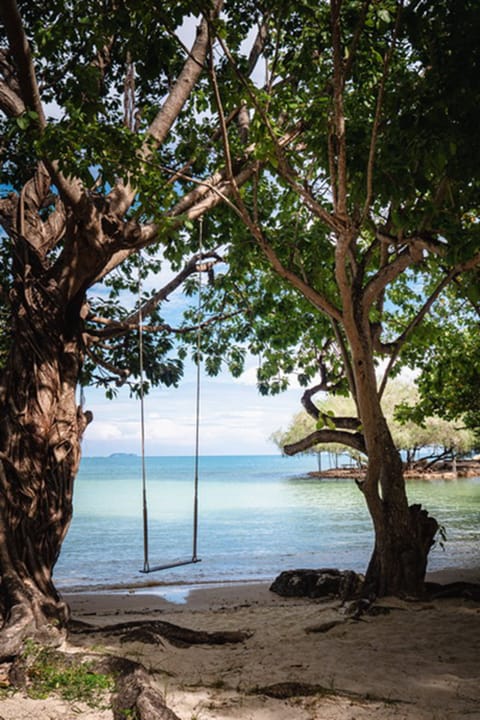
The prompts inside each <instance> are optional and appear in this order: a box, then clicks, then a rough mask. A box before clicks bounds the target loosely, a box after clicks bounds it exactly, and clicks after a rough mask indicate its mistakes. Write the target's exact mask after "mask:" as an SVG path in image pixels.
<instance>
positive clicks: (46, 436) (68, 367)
mask: <svg viewBox="0 0 480 720" xmlns="http://www.w3.org/2000/svg"><path fill="white" fill-rule="evenodd" d="M22 275H23V277H21V276H22ZM18 277H19V279H18V282H16V283H15V286H14V289H13V291H12V293H11V302H12V318H13V320H12V324H13V336H12V342H11V349H10V354H9V358H8V362H7V365H6V368H5V371H4V373H3V377H2V387H1V397H0V410H1V415H0V574H1V581H0V610H1V613H2V617H3V628H2V630H1V632H0V655H1V656H2V657H3V658H5V657H8V656H12V655H14V654H16V653H17V652H18V650H19V647H20V646H21V643H22V642H23V640H24V638H25V637H33V638H36V639H37V640H39V641H42V642H45V641H47V640H49V641H55V640H58V639H61V637H62V633H63V629H64V627H65V624H66V622H67V620H68V608H67V606H66V604H65V603H64V602H63V601H62V599H61V597H60V596H59V594H58V592H57V591H56V589H55V587H54V584H53V582H52V571H53V568H54V566H55V563H56V561H57V559H58V556H59V553H60V548H61V545H62V542H63V540H64V538H65V535H66V532H67V529H68V526H69V523H70V520H71V517H72V494H73V481H74V478H75V475H76V473H77V470H78V465H79V460H80V440H81V437H82V434H83V431H84V429H85V427H86V424H87V422H88V420H89V417H88V414H84V413H83V412H82V410H81V408H79V407H77V404H76V398H75V390H76V386H77V382H78V377H79V371H80V368H81V362H82V349H81V333H80V330H81V328H80V314H79V312H78V309H77V310H76V309H74V308H73V309H72V307H71V306H70V307H69V306H67V305H66V303H65V302H63V300H62V297H60V296H59V294H58V292H57V291H56V285H55V283H54V281H51V280H46V279H45V276H42V275H41V274H40V273H39V277H40V278H41V279H38V277H37V278H35V277H34V276H33V272H32V270H31V266H29V264H28V263H25V262H23V263H22V272H21V275H20V274H19V276H18Z"/></svg>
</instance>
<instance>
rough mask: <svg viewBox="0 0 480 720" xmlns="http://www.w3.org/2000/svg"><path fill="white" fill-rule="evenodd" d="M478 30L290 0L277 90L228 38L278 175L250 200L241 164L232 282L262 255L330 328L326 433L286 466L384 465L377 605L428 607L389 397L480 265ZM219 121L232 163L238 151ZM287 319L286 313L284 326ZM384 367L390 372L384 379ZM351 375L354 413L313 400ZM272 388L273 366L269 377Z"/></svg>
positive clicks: (410, 14) (378, 473)
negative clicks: (314, 455) (239, 235)
mask: <svg viewBox="0 0 480 720" xmlns="http://www.w3.org/2000/svg"><path fill="white" fill-rule="evenodd" d="M478 22H479V19H478V13H477V12H476V8H475V4H474V3H472V2H468V1H465V2H461V3H455V8H453V6H452V5H451V3H448V2H445V3H443V2H440V3H431V2H421V3H402V2H379V3H370V2H342V1H341V0H332V1H331V2H330V3H323V2H322V3H313V2H312V3H310V2H305V3H302V4H301V5H300V6H296V7H295V9H294V10H292V11H291V12H287V10H286V8H285V6H284V4H282V3H279V5H278V6H277V5H275V6H274V8H273V9H272V12H271V15H270V16H269V23H270V28H271V31H270V33H269V39H270V42H269V44H267V49H266V54H267V61H268V68H269V72H268V75H267V84H266V86H265V87H262V89H261V90H258V89H257V88H255V87H253V86H252V84H251V83H249V82H248V81H247V80H246V79H245V78H244V77H243V74H242V70H241V67H240V66H239V65H238V63H237V62H236V58H235V56H234V54H233V53H231V52H230V50H229V47H228V33H227V35H226V36H223V37H222V38H221V44H222V48H223V52H224V54H225V57H226V59H227V60H228V61H229V62H230V64H231V67H232V68H233V69H234V72H235V73H236V75H237V78H238V93H239V97H240V96H241V97H243V98H245V102H246V103H248V105H249V107H250V113H251V115H252V123H251V128H252V138H254V139H255V142H256V148H257V149H256V153H257V157H259V158H261V159H262V161H263V160H265V161H267V162H268V163H269V169H270V174H264V175H263V176H262V179H259V180H258V182H257V183H256V184H254V185H253V187H252V188H251V189H250V188H249V189H247V188H243V189H240V188H236V187H235V180H234V178H233V174H232V171H231V170H230V171H228V162H227V171H228V172H229V178H230V182H231V185H232V188H233V193H232V203H233V205H234V209H235V211H236V213H237V215H238V216H239V217H240V218H241V219H242V221H243V223H244V225H245V227H246V228H247V230H248V233H249V234H250V237H251V238H252V239H253V242H252V241H250V242H249V241H248V239H247V237H246V238H245V240H244V242H243V245H242V257H241V264H240V263H238V262H237V265H236V268H234V267H233V266H234V264H235V261H236V260H237V261H238V257H236V256H235V255H233V256H231V257H230V260H231V271H233V270H234V269H236V271H237V273H238V276H239V277H241V275H242V273H244V277H245V267H246V266H247V269H248V266H249V260H248V258H249V257H250V258H255V261H253V260H250V265H251V264H254V265H256V267H257V268H258V267H259V265H260V264H261V262H262V261H261V260H259V256H263V258H264V259H265V261H266V262H267V264H268V266H269V267H270V269H271V270H272V271H273V272H274V273H276V274H277V275H278V277H279V278H281V279H282V280H283V282H284V283H285V285H286V286H288V287H290V288H292V289H294V290H295V291H296V292H297V293H298V295H299V296H302V297H303V299H304V300H306V301H307V302H308V303H309V304H310V308H311V313H312V314H313V315H315V317H318V316H322V317H323V318H325V319H326V320H327V321H328V323H329V325H330V330H327V329H325V334H324V336H323V339H322V340H321V341H320V342H317V345H316V355H317V357H318V369H319V370H320V372H321V382H320V383H319V384H318V385H317V386H315V387H314V388H311V390H310V391H309V393H308V394H307V395H306V396H304V403H307V404H308V405H309V409H310V410H311V412H312V413H313V415H314V416H315V417H316V420H317V429H316V430H315V431H314V432H312V433H311V434H310V436H309V437H308V438H306V439H304V440H303V441H302V442H301V443H297V444H296V445H294V446H290V447H289V448H288V452H291V453H294V452H296V451H300V450H305V449H306V448H307V447H309V446H310V447H313V446H315V445H317V444H318V443H324V442H327V443H331V442H339V443H343V444H344V445H346V446H349V447H353V448H355V449H356V450H360V451H362V452H365V453H366V454H367V455H368V470H367V474H366V479H365V482H364V483H362V486H361V487H362V491H363V493H364V495H365V499H366V503H367V506H368V509H369V512H370V515H371V517H372V521H373V525H374V530H375V548H374V552H373V555H372V558H371V561H370V564H369V567H368V569H367V573H366V587H367V588H368V589H369V590H370V591H371V592H373V593H375V594H379V595H384V594H388V593H393V594H398V593H407V594H410V595H419V594H421V593H422V589H423V581H424V576H425V570H426V566H427V558H428V552H429V549H430V547H431V546H432V543H433V538H434V535H435V533H436V530H437V527H438V526H437V523H436V521H435V520H434V519H433V518H429V517H428V515H427V513H426V512H425V511H424V510H422V509H421V508H420V507H419V506H417V505H414V506H411V507H409V505H408V499H407V495H406V489H405V482H404V479H403V474H402V463H401V459H400V456H399V453H398V451H397V449H396V447H395V443H394V441H393V438H392V435H391V432H390V429H389V427H388V424H387V422H386V419H385V416H384V413H383V410H382V406H381V397H382V394H383V392H384V388H385V384H386V381H387V378H388V377H389V376H390V375H392V374H394V373H395V372H396V370H397V369H398V367H399V357H400V353H401V351H402V349H403V348H405V347H407V345H408V343H409V342H410V340H411V339H412V338H413V337H414V336H415V333H417V332H420V328H421V323H422V321H423V320H424V318H425V317H426V315H427V314H428V312H429V311H430V310H431V309H432V308H433V307H434V305H435V303H436V302H437V301H438V299H439V298H440V297H441V295H442V292H443V291H444V290H445V288H447V287H448V286H449V284H451V283H452V282H454V281H455V280H457V279H458V278H460V277H467V276H468V273H469V272H472V271H473V270H474V268H475V267H477V266H478V264H479V262H480V255H479V253H478V234H479V229H480V228H479V226H478V223H477V221H476V218H477V216H478V214H477V212H476V208H477V202H478V197H477V193H478V166H479V165H478V161H479V159H480V158H479V144H478V141H477V137H476V130H475V129H474V127H475V124H474V121H473V119H474V115H475V107H476V104H477V103H478V99H479V89H480V88H479V74H478V69H479V65H480V54H479V50H478V44H477V43H476V41H475V39H474V38H475V34H476V32H477V31H478ZM465 47H468V48H469V50H470V53H469V66H468V68H466V67H465V64H464V63H463V60H462V58H463V56H464V55H463V53H464V49H465ZM216 99H217V107H218V112H219V114H220V117H221V118H222V117H223V118H225V119H227V118H228V113H229V111H230V105H229V103H231V102H234V100H232V94H230V95H229V98H228V100H227V99H226V98H224V97H222V94H221V93H220V92H217V93H216ZM225 103H227V104H226V106H225V107H224V104H225ZM220 125H221V128H222V138H223V143H224V146H225V155H226V157H227V159H228V157H229V156H231V155H232V148H233V147H234V144H233V142H232V140H231V133H230V130H229V128H228V127H227V126H226V124H225V122H222V121H221V122H220ZM286 127H287V128H291V129H292V130H293V129H294V128H296V129H298V130H299V133H300V137H299V138H298V141H297V142H292V143H290V144H289V145H288V146H285V145H284V144H282V143H281V142H280V140H279V138H280V137H282V136H283V134H284V132H285V128H286ZM247 253H249V255H248V254H247ZM248 277H249V278H251V277H252V275H251V273H248ZM246 286H247V285H245V287H246ZM274 306H275V302H274V300H273V301H272V303H271V308H272V312H274ZM280 315H281V313H278V314H277V322H278V325H279V326H281V327H285V326H286V325H287V324H288V330H287V332H288V333H289V335H290V336H291V335H292V333H294V332H295V331H294V330H292V326H294V324H295V322H296V320H297V319H298V318H299V314H298V313H297V314H295V315H293V316H289V317H288V319H287V321H286V323H282V319H281V317H280ZM300 322H301V321H300ZM324 327H325V325H324ZM278 332H279V331H278V329H277V330H276V331H275V333H276V334H278ZM297 337H298V338H300V335H298V336H297ZM302 350H306V351H307V349H306V348H300V350H299V352H301V351H302ZM332 351H334V352H333V355H332ZM288 352H289V356H290V357H291V355H292V350H291V349H289V351H288ZM332 358H333V359H332ZM382 359H383V360H384V359H386V360H387V362H386V369H385V372H384V378H383V379H382V380H381V381H380V382H377V379H376V366H377V363H378V362H379V361H380V360H382ZM290 365H292V362H291V361H290ZM339 365H342V366H343V372H344V382H347V383H348V387H349V390H350V392H351V395H352V397H353V398H354V401H355V406H356V412H355V414H354V416H352V417H337V418H331V417H325V416H324V415H322V413H321V412H320V411H319V410H318V409H315V408H314V407H312V405H311V397H312V395H313V394H314V393H315V392H316V391H320V390H329V389H331V385H332V377H331V374H330V373H331V371H332V369H333V371H334V381H333V384H337V383H340V382H341V381H340V380H338V378H337V374H336V368H338V366H339ZM274 375H275V371H274V369H272V368H269V367H268V366H267V368H266V369H265V368H264V367H262V368H261V371H260V380H261V382H262V383H265V378H267V379H268V377H274Z"/></svg>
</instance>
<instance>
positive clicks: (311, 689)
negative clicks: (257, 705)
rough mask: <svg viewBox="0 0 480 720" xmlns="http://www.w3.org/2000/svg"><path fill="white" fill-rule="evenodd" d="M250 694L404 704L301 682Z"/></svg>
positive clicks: (264, 688)
mask: <svg viewBox="0 0 480 720" xmlns="http://www.w3.org/2000/svg"><path fill="white" fill-rule="evenodd" d="M250 692H251V694H255V695H266V696H267V697H271V698H275V699H277V700H288V699H290V698H294V697H309V696H312V695H318V696H320V697H321V696H327V695H336V696H339V697H347V698H352V699H355V700H360V701H364V702H385V703H405V704H408V701H406V700H393V699H392V698H391V697H388V698H386V697H377V696H375V695H370V694H365V695H364V694H362V693H356V692H351V691H350V690H340V689H336V688H328V687H325V686H324V685H318V684H316V683H303V682H281V683H274V684H273V685H266V686H265V687H259V688H255V689H254V690H251V691H250Z"/></svg>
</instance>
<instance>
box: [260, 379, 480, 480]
mask: <svg viewBox="0 0 480 720" xmlns="http://www.w3.org/2000/svg"><path fill="white" fill-rule="evenodd" d="M416 398H418V391H417V389H416V387H415V385H413V384H407V383H403V382H399V381H398V380H393V381H392V382H391V383H390V384H389V385H388V387H387V389H386V392H385V394H384V396H383V398H382V408H383V412H384V415H385V419H386V421H387V423H388V426H389V428H390V432H391V434H392V438H393V441H394V443H395V447H396V448H397V450H399V451H400V452H401V453H402V454H403V456H404V466H405V468H406V469H410V468H411V467H412V465H413V464H414V463H415V461H417V460H419V459H420V458H421V457H422V458H424V459H425V462H426V461H427V460H428V463H429V465H432V466H433V465H434V463H435V462H438V461H439V460H442V459H447V460H453V458H454V457H456V456H457V455H465V454H467V453H470V452H471V451H472V450H474V449H475V447H476V443H477V441H476V437H475V434H474V433H473V432H472V431H470V430H468V429H467V428H465V427H461V423H459V422H458V421H449V420H444V419H442V418H439V417H428V418H424V419H422V422H421V424H418V423H416V422H414V421H413V420H406V421H404V420H403V419H398V418H397V416H396V414H397V408H398V407H399V406H400V407H402V406H403V404H404V403H405V402H407V400H408V402H410V403H411V402H414V401H415V399H416ZM316 407H317V412H320V413H322V414H323V415H324V417H325V421H326V423H328V422H329V421H330V422H332V423H334V419H335V418H336V417H339V416H342V415H352V414H353V413H354V412H355V403H354V402H353V400H352V398H348V397H332V398H326V399H325V400H324V401H323V402H321V403H319V404H318V406H316ZM412 410H414V406H412ZM316 418H317V413H315V416H312V414H308V413H307V412H306V411H305V410H303V411H302V412H299V413H297V414H296V415H295V416H294V417H293V418H292V421H291V423H290V424H289V426H288V427H287V429H286V430H278V431H276V432H275V433H274V434H273V435H272V440H273V442H274V443H275V444H276V445H277V446H278V447H279V448H281V449H284V448H287V451H288V448H289V447H291V446H293V447H295V446H298V445H299V444H301V443H302V442H303V441H304V440H305V438H307V437H309V436H310V435H311V434H312V433H314V432H316V429H317V428H316V424H317V419H316ZM329 419H330V420H329ZM322 449H324V450H325V451H330V452H333V453H335V454H342V453H345V450H346V451H347V454H351V455H352V457H353V458H355V459H356V460H358V459H360V458H363V462H365V459H366V458H365V456H364V455H363V456H362V455H360V456H358V454H357V453H355V454H354V451H353V450H351V449H350V450H349V449H348V448H345V446H342V445H332V446H330V445H328V444H325V445H324V444H320V445H316V446H314V447H313V448H310V447H308V448H307V450H306V451H305V452H312V451H314V452H321V450H322Z"/></svg>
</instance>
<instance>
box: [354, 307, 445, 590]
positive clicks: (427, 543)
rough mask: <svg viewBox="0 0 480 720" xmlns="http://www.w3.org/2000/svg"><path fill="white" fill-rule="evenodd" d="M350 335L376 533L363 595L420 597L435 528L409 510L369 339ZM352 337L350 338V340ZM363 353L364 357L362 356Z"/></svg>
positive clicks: (366, 492)
mask: <svg viewBox="0 0 480 720" xmlns="http://www.w3.org/2000/svg"><path fill="white" fill-rule="evenodd" d="M358 326H359V323H358V319H357V323H356V325H355V330H354V331H352V332H351V337H350V345H351V347H352V350H353V353H352V354H353V369H354V377H355V389H356V396H357V402H358V407H359V412H360V419H361V421H362V428H363V435H364V439H365V446H366V449H367V455H368V468H367V473H366V478H365V481H364V482H363V483H361V484H360V487H361V489H362V491H363V493H364V495H365V498H366V502H367V506H368V509H369V512H370V515H371V518H372V521H373V526H374V530H375V546H374V550H373V554H372V557H371V559H370V562H369V565H368V569H367V573H366V578H365V588H364V590H365V592H366V593H368V594H373V595H375V596H379V597H381V596H385V595H407V596H414V597H420V596H422V595H423V593H424V580H425V572H426V568H427V559H428V553H429V551H430V548H431V547H432V545H433V542H434V536H435V534H436V532H437V529H438V524H437V522H436V520H435V519H434V518H431V517H428V513H427V512H426V511H425V510H422V509H421V507H420V506H419V505H413V506H411V507H409V505H408V498H407V492H406V487H405V480H404V477H403V465H402V460H401V457H400V454H399V452H398V450H397V449H396V447H395V444H394V442H393V439H392V436H391V433H390V430H389V428H388V425H387V422H386V420H385V417H384V415H383V411H382V408H381V404H380V400H379V396H378V391H377V383H376V377H375V366H374V362H373V353H372V352H371V348H369V347H368V338H367V339H366V338H365V336H363V337H362V334H361V332H360V333H359V332H358ZM352 336H353V337H352ZM365 348H366V351H365Z"/></svg>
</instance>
